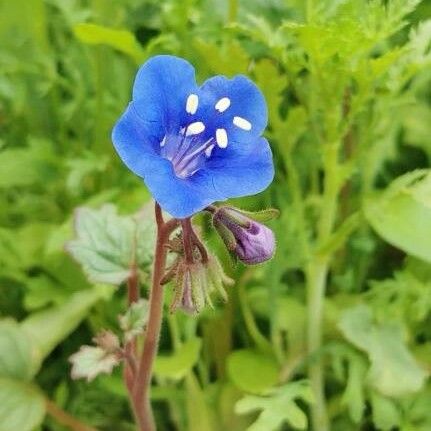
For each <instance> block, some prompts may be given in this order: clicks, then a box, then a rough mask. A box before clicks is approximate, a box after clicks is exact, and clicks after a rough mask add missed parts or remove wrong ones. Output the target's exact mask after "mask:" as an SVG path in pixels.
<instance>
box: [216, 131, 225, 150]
mask: <svg viewBox="0 0 431 431" xmlns="http://www.w3.org/2000/svg"><path fill="white" fill-rule="evenodd" d="M216 141H217V145H218V146H219V147H220V148H226V147H227V143H228V139H227V133H226V130H225V129H217V130H216Z"/></svg>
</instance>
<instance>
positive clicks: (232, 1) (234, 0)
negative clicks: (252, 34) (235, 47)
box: [228, 0, 238, 23]
mask: <svg viewBox="0 0 431 431" xmlns="http://www.w3.org/2000/svg"><path fill="white" fill-rule="evenodd" d="M237 15H238V0H229V16H228V22H229V23H232V22H235V21H236V19H237Z"/></svg>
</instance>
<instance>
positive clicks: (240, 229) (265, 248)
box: [213, 207, 275, 265]
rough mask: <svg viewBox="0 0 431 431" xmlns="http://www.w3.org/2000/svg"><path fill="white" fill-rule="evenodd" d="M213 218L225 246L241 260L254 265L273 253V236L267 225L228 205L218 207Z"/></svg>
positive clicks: (269, 257) (265, 259) (267, 258)
mask: <svg viewBox="0 0 431 431" xmlns="http://www.w3.org/2000/svg"><path fill="white" fill-rule="evenodd" d="M213 220H214V225H215V227H216V229H217V230H218V232H219V233H220V235H221V237H222V239H223V241H224V242H225V244H226V246H227V248H228V249H229V251H231V252H232V253H234V254H235V255H236V256H237V257H238V259H239V260H241V262H243V263H245V264H247V265H255V264H258V263H262V262H265V261H267V260H269V259H271V258H272V256H273V255H274V252H275V237H274V233H273V232H272V230H271V229H269V228H268V227H267V226H265V225H263V224H261V223H258V222H257V221H255V220H253V219H251V218H250V217H247V216H246V215H245V214H244V213H242V212H240V211H239V210H237V209H235V208H230V207H222V208H220V209H218V210H217V211H216V212H215V214H214V218H213Z"/></svg>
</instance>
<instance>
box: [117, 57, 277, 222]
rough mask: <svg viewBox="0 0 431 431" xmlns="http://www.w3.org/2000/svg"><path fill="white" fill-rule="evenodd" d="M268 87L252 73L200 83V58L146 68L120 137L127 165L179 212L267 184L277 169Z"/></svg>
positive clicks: (162, 60) (155, 61)
mask: <svg viewBox="0 0 431 431" xmlns="http://www.w3.org/2000/svg"><path fill="white" fill-rule="evenodd" d="M267 117H268V113H267V108H266V103H265V100H264V98H263V95H262V93H261V92H260V91H259V89H258V88H257V87H256V85H255V84H254V83H253V82H251V81H250V80H249V79H248V78H247V77H245V76H242V75H238V76H235V77H234V78H233V79H228V78H226V77H224V76H214V77H212V78H210V79H208V80H207V81H205V82H204V83H203V85H202V86H200V87H199V86H198V85H197V84H196V80H195V71H194V68H193V66H192V65H191V64H190V63H188V62H187V61H185V60H183V59H181V58H178V57H173V56H169V55H160V56H156V57H153V58H151V59H150V60H148V61H147V62H146V63H145V64H144V65H143V66H141V68H140V69H139V71H138V74H137V76H136V80H135V83H134V86H133V97H132V102H131V103H130V104H129V106H128V107H127V109H126V111H125V112H124V114H123V115H122V116H121V118H120V119H119V121H118V122H117V124H116V125H115V127H114V130H113V132H112V140H113V142H114V146H115V148H116V150H117V152H118V154H119V155H120V157H121V159H122V160H123V162H124V163H125V164H126V166H127V167H128V168H129V169H130V170H132V171H133V172H134V173H135V174H136V175H138V176H139V177H141V178H142V179H143V180H144V182H145V184H146V185H147V187H148V188H149V190H150V192H151V193H152V195H153V197H154V199H155V200H156V201H157V202H158V203H159V204H160V206H161V207H162V208H163V209H164V210H165V211H167V212H168V213H170V214H171V215H172V216H173V217H176V218H186V217H189V216H191V215H193V214H195V213H197V212H198V211H201V210H202V209H204V208H205V207H207V206H208V205H210V204H212V203H214V202H216V201H223V200H226V199H228V198H234V197H240V196H248V195H252V194H256V193H259V192H261V191H262V190H264V189H265V188H266V187H268V185H269V184H270V183H271V181H272V179H273V176H274V166H273V162H272V154H271V149H270V147H269V145H268V142H267V140H266V139H265V138H263V137H262V136H261V134H262V132H263V130H264V129H265V127H266V124H267Z"/></svg>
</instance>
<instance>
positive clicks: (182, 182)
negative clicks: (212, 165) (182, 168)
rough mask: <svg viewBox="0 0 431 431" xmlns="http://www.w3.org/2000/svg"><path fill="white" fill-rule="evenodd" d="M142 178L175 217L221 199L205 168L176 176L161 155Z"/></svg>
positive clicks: (186, 214)
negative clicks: (194, 172)
mask: <svg viewBox="0 0 431 431" xmlns="http://www.w3.org/2000/svg"><path fill="white" fill-rule="evenodd" d="M144 181H145V184H146V185H147V187H148V188H149V189H150V192H151V194H152V195H153V197H154V199H155V200H156V201H157V202H158V203H159V204H160V206H161V207H162V208H163V209H164V210H165V211H167V212H168V213H169V214H170V215H171V216H173V217H175V218H186V217H190V216H192V215H193V214H195V213H197V212H199V211H201V210H203V209H204V208H206V207H207V206H208V205H210V204H212V203H214V202H215V201H218V200H224V197H223V195H221V194H220V193H219V192H218V191H217V190H216V189H215V188H214V184H213V181H212V177H211V175H209V174H208V173H207V172H205V171H203V170H202V171H199V172H197V173H196V174H194V175H193V176H192V177H190V178H186V179H182V178H178V177H177V176H176V175H175V172H174V170H173V168H172V164H171V162H169V161H168V160H165V159H162V158H160V159H158V160H156V161H154V163H153V166H152V169H151V170H150V171H149V172H148V174H147V175H146V176H145V177H144Z"/></svg>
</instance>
